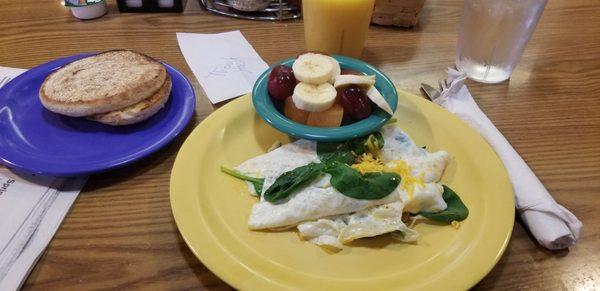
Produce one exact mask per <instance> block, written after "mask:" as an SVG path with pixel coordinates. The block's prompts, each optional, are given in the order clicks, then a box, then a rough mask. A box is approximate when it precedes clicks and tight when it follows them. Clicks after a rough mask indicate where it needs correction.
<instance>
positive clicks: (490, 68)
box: [456, 0, 547, 83]
mask: <svg viewBox="0 0 600 291" xmlns="http://www.w3.org/2000/svg"><path fill="white" fill-rule="evenodd" d="M546 2H547V0H464V1H463V5H462V16H461V23H460V27H459V31H458V42H457V48H456V49H457V53H456V66H457V67H458V68H459V69H461V70H462V71H464V72H465V73H466V74H467V76H468V77H469V78H470V79H472V80H475V81H478V82H483V83H500V82H502V81H504V80H506V79H508V78H509V77H510V74H511V73H512V71H513V69H514V68H515V66H516V65H517V63H518V62H519V59H520V58H521V55H522V54H523V50H524V49H525V45H526V44H527V41H528V40H529V38H530V37H531V35H532V34H533V31H534V29H535V26H536V24H537V23H538V20H539V19H540V16H541V15H542V11H543V10H544V7H545V6H546Z"/></svg>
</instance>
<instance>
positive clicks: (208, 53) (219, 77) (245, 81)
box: [177, 30, 269, 104]
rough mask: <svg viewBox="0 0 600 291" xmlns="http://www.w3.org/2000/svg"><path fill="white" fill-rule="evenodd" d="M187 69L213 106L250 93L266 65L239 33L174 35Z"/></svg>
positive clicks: (179, 33)
mask: <svg viewBox="0 0 600 291" xmlns="http://www.w3.org/2000/svg"><path fill="white" fill-rule="evenodd" d="M177 41H178V42H179V48H180V49H181V53H182V54H183V57H184V58H185V60H186V62H187V63H188V66H190V69H191V70H192V72H193V73H194V76H196V79H198V82H199V83H200V85H202V88H203V89H204V91H205V92H206V95H208V99H210V102H212V103H213V104H215V103H218V102H221V101H225V100H227V99H231V98H234V97H238V96H240V95H243V94H246V93H249V92H250V91H252V87H253V86H254V82H255V81H256V79H258V77H259V76H260V74H261V73H262V72H264V71H265V70H266V69H267V68H268V67H269V66H268V65H267V63H265V61H263V60H262V59H261V58H260V56H259V55H258V53H256V51H255V50H254V48H253V47H252V45H250V43H248V41H247V40H246V38H244V36H243V35H242V33H241V32H240V31H239V30H237V31H230V32H224V33H217V34H198V33H181V32H178V33H177Z"/></svg>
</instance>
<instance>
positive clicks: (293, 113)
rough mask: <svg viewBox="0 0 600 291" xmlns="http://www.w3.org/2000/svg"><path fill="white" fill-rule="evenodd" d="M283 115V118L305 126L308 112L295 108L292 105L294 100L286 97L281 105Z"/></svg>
mask: <svg viewBox="0 0 600 291" xmlns="http://www.w3.org/2000/svg"><path fill="white" fill-rule="evenodd" d="M283 114H284V115H285V117H287V118H289V119H291V120H293V121H295V122H298V123H301V124H306V120H307V119H308V115H309V114H310V112H308V111H305V110H302V109H300V108H298V107H296V104H294V100H292V97H288V98H285V102H284V104H283Z"/></svg>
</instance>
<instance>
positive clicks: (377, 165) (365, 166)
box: [352, 153, 386, 175]
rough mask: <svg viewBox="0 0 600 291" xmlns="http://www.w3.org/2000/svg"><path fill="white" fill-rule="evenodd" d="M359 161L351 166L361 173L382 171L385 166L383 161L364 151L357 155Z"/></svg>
mask: <svg viewBox="0 0 600 291" xmlns="http://www.w3.org/2000/svg"><path fill="white" fill-rule="evenodd" d="M359 160H360V162H359V163H357V164H354V165H352V168H353V169H355V170H357V171H359V172H360V173H361V174H363V175H364V174H365V173H372V172H384V171H385V170H386V166H385V165H384V164H383V162H382V161H381V160H380V159H378V158H374V157H373V155H372V154H370V153H365V154H362V155H361V156H360V157H359Z"/></svg>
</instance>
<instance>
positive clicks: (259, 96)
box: [252, 55, 398, 141]
mask: <svg viewBox="0 0 600 291" xmlns="http://www.w3.org/2000/svg"><path fill="white" fill-rule="evenodd" d="M332 57H333V58H335V59H336V60H337V61H338V62H340V64H341V65H342V64H344V63H349V62H353V63H356V64H358V65H361V66H364V67H366V68H367V69H369V70H371V71H373V72H374V73H375V75H377V77H380V78H382V79H383V81H384V83H385V84H383V85H381V84H380V85H377V84H376V87H378V89H380V88H381V87H382V86H385V87H389V89H390V90H391V91H392V94H388V95H386V96H384V98H385V99H386V101H387V102H388V104H390V107H391V108H392V111H396V108H397V106H398V92H397V90H396V86H394V83H393V82H392V81H391V79H390V78H389V77H388V76H387V75H385V74H384V73H383V72H382V71H380V70H379V69H377V68H375V67H374V66H372V65H370V64H369V63H366V62H364V61H361V60H358V59H355V58H351V57H347V56H342V55H332ZM295 59H296V58H288V59H285V60H282V61H279V62H277V63H275V64H273V65H272V66H270V67H269V68H268V69H267V70H265V71H264V72H263V73H262V74H261V75H260V76H259V77H258V79H257V80H256V82H255V83H254V87H253V88H252V103H253V105H254V108H255V110H256V112H257V114H258V115H259V116H260V117H261V118H262V119H263V120H264V121H265V122H267V124H269V125H270V126H272V127H273V128H275V129H277V130H279V131H281V132H283V133H286V134H289V135H291V136H293V137H296V138H304V139H310V140H315V141H343V140H348V139H351V138H355V137H360V136H364V135H366V134H369V133H371V132H373V131H375V130H377V129H379V128H381V127H382V126H383V125H385V124H386V122H387V121H388V120H389V119H390V118H391V116H390V115H389V114H387V113H386V112H384V111H383V110H381V108H378V107H377V108H376V109H375V111H374V112H373V114H372V115H371V116H370V117H368V118H366V119H364V120H361V121H358V122H355V123H352V124H350V125H346V126H341V127H337V128H320V127H313V126H308V125H304V124H300V123H296V122H294V121H292V120H290V119H288V118H287V117H285V116H284V115H283V114H281V112H279V111H278V110H277V109H276V108H275V106H274V105H273V103H272V101H271V99H270V97H269V94H268V92H261V88H260V87H261V85H262V84H264V83H266V82H267V80H268V77H269V73H270V72H271V70H272V69H273V67H275V66H277V65H280V64H284V63H288V62H291V61H293V60H295ZM342 69H343V68H342ZM380 91H381V90H380ZM273 109H275V110H273ZM298 130H300V131H298Z"/></svg>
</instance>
